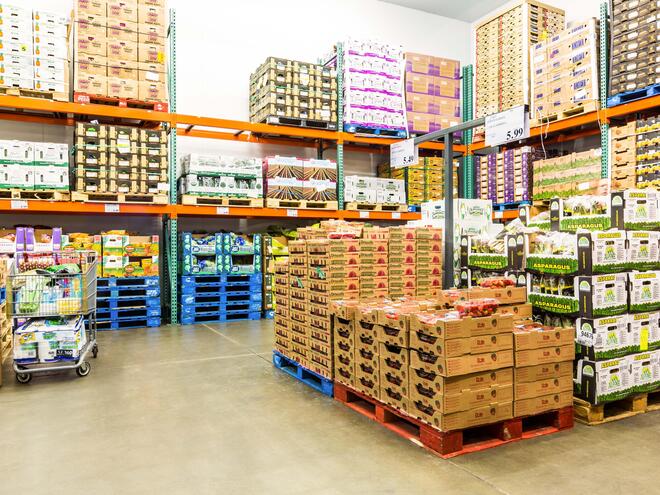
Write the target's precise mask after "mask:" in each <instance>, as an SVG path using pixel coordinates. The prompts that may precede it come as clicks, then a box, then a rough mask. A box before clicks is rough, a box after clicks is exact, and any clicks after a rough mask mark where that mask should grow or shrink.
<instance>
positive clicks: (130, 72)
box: [74, 0, 168, 103]
mask: <svg viewBox="0 0 660 495" xmlns="http://www.w3.org/2000/svg"><path fill="white" fill-rule="evenodd" d="M74 16H75V17H74V69H75V71H74V80H75V82H74V100H75V101H78V102H80V103H85V102H89V97H90V96H101V97H109V98H119V99H125V100H140V101H154V102H166V101H167V86H166V84H167V79H166V72H167V71H166V65H165V62H166V59H165V58H166V55H165V54H166V41H167V26H168V21H167V16H166V13H165V1H164V0H122V1H116V0H74Z"/></svg>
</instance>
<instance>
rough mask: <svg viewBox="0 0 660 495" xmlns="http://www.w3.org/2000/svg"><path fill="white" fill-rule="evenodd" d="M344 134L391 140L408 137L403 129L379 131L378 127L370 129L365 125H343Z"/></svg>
mask: <svg viewBox="0 0 660 495" xmlns="http://www.w3.org/2000/svg"><path fill="white" fill-rule="evenodd" d="M344 132H350V133H353V134H369V135H370V136H376V137H383V138H391V137H400V138H406V137H408V133H407V132H406V130H405V129H380V128H378V127H370V126H366V125H356V124H344Z"/></svg>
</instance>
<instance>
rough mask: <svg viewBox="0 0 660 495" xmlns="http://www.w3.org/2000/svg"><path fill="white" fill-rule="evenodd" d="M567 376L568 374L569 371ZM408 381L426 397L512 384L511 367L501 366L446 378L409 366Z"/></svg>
mask: <svg viewBox="0 0 660 495" xmlns="http://www.w3.org/2000/svg"><path fill="white" fill-rule="evenodd" d="M568 376H570V373H569V374H568ZM409 383H410V388H411V389H413V388H415V389H416V390H418V391H419V393H421V394H422V395H426V396H427V397H431V398H433V397H435V396H437V395H446V396H454V395H460V394H462V393H464V392H470V391H473V390H483V389H488V388H492V387H499V386H512V385H513V369H512V368H502V369H499V370H493V371H485V372H481V373H472V374H470V375H463V376H456V377H450V378H447V377H444V376H441V375H439V374H438V373H433V372H426V371H424V370H418V369H415V368H412V367H411V368H410V379H409Z"/></svg>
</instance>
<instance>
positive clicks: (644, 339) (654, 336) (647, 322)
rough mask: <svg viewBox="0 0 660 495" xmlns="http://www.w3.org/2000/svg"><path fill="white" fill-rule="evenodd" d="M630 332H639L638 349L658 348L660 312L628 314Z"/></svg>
mask: <svg viewBox="0 0 660 495" xmlns="http://www.w3.org/2000/svg"><path fill="white" fill-rule="evenodd" d="M628 324H629V326H630V331H631V332H632V333H639V336H640V337H639V339H640V351H646V350H647V349H651V350H655V349H660V312H657V311H656V312H654V313H636V314H631V315H628Z"/></svg>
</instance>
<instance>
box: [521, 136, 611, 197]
mask: <svg viewBox="0 0 660 495" xmlns="http://www.w3.org/2000/svg"><path fill="white" fill-rule="evenodd" d="M601 155H602V151H601V149H600V148H597V149H592V150H587V151H580V152H577V153H570V154H567V155H563V156H557V157H552V158H543V159H537V158H535V159H534V166H533V181H534V182H533V187H532V198H533V199H534V200H549V199H551V198H553V197H561V198H568V197H571V196H576V195H579V194H596V195H598V194H603V193H606V192H607V190H608V188H609V179H602V178H601Z"/></svg>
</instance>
